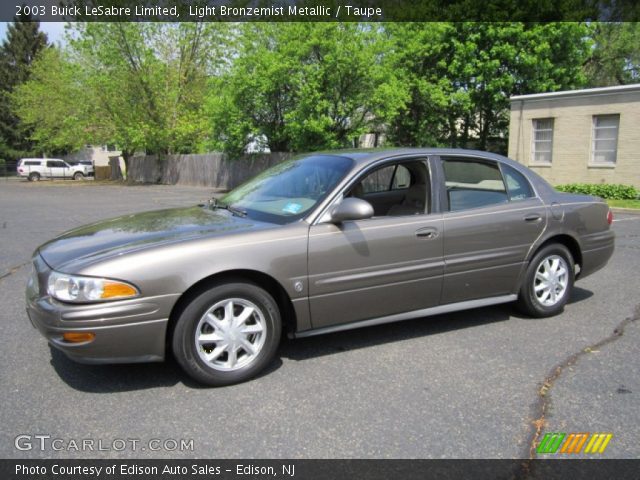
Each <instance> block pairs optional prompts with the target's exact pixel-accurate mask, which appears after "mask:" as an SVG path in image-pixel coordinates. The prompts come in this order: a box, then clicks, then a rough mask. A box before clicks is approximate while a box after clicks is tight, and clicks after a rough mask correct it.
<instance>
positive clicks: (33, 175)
mask: <svg viewBox="0 0 640 480" xmlns="http://www.w3.org/2000/svg"><path fill="white" fill-rule="evenodd" d="M27 178H28V179H29V181H30V182H37V181H38V180H40V174H39V173H38V172H31V173H30V174H29V176H28V177H27Z"/></svg>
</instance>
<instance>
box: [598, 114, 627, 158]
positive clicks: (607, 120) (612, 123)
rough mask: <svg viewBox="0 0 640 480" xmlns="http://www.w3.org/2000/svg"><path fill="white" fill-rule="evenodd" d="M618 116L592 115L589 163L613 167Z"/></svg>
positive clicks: (618, 123)
mask: <svg viewBox="0 0 640 480" xmlns="http://www.w3.org/2000/svg"><path fill="white" fill-rule="evenodd" d="M619 127H620V115H617V114H616V115H594V116H593V135H592V138H593V140H592V145H591V162H592V163H601V164H606V165H615V163H616V156H617V153H618V128H619Z"/></svg>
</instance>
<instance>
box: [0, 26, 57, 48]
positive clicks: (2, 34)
mask: <svg viewBox="0 0 640 480" xmlns="http://www.w3.org/2000/svg"><path fill="white" fill-rule="evenodd" d="M7 25H8V23H6V22H0V43H1V42H2V41H3V40H4V39H5V38H6V36H7ZM40 30H42V31H43V32H44V33H46V34H47V36H48V37H49V42H51V43H58V42H61V41H62V37H63V34H64V22H42V23H41V24H40Z"/></svg>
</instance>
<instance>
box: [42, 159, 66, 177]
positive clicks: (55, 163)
mask: <svg viewBox="0 0 640 480" xmlns="http://www.w3.org/2000/svg"><path fill="white" fill-rule="evenodd" d="M45 174H46V175H47V176H48V177H53V178H63V177H68V176H69V167H68V166H67V164H66V163H65V162H63V161H62V160H47V168H46V171H45Z"/></svg>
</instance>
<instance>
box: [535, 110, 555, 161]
mask: <svg viewBox="0 0 640 480" xmlns="http://www.w3.org/2000/svg"><path fill="white" fill-rule="evenodd" d="M552 156H553V118H534V119H533V141H532V143H531V161H532V162H533V163H551V158H552Z"/></svg>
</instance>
